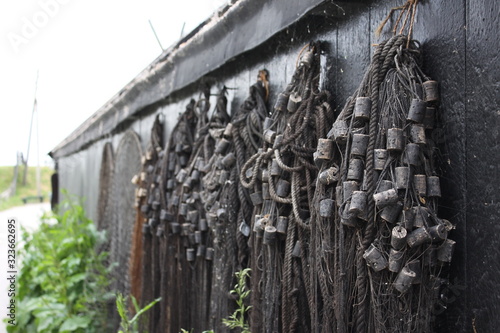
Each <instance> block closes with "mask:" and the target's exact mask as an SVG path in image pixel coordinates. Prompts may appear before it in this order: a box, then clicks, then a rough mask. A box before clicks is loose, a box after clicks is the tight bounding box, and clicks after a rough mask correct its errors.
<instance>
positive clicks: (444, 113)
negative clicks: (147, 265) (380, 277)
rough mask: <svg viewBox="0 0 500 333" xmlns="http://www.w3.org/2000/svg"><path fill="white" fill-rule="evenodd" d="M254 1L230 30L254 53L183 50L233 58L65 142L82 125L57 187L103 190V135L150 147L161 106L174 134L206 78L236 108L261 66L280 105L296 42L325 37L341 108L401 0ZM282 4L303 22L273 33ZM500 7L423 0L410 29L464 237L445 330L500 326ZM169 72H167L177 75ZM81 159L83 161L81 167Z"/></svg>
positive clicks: (448, 202)
mask: <svg viewBox="0 0 500 333" xmlns="http://www.w3.org/2000/svg"><path fill="white" fill-rule="evenodd" d="M243 2H244V1H243ZM247 2H248V1H247ZM258 2H259V4H261V3H262V4H263V6H267V7H266V8H269V10H268V11H261V10H260V9H256V8H254V9H252V7H249V9H248V10H249V12H248V17H249V18H247V19H245V26H244V27H241V29H238V27H237V26H236V28H234V29H233V30H232V31H230V32H227V31H226V32H225V33H234V34H238V33H241V34H242V38H243V37H244V36H245V34H246V35H247V36H248V31H252V32H253V33H254V34H256V35H258V36H262V40H261V41H260V42H259V43H257V42H255V41H254V39H255V38H254V39H252V43H254V44H255V46H253V45H254V44H252V48H251V49H248V50H247V49H244V50H241V52H238V51H237V50H236V52H233V53H231V45H229V46H227V49H222V48H221V49H219V50H218V51H217V50H216V51H214V50H213V49H212V48H211V44H210V41H209V40H208V41H205V44H202V45H201V46H200V47H198V49H197V50H198V52H201V54H196V57H195V55H190V54H189V53H187V54H185V57H186V58H185V59H184V60H183V61H184V62H187V64H189V63H190V61H191V64H192V70H193V71H195V69H196V67H197V66H201V65H200V64H199V62H200V59H202V60H203V58H204V57H205V58H210V57H214V58H216V57H218V56H221V54H222V56H224V54H226V52H227V53H228V54H229V53H231V55H232V58H231V59H225V61H224V63H223V64H222V65H219V64H218V63H217V62H216V61H214V62H210V61H207V63H212V64H213V65H212V66H213V67H211V68H210V71H209V72H208V73H207V74H205V75H203V76H200V77H198V79H197V80H195V81H194V82H191V81H189V80H186V83H185V84H184V85H180V86H175V81H176V79H179V78H182V77H183V75H184V74H185V73H184V74H183V73H176V74H175V75H173V76H172V82H170V84H171V86H174V89H170V90H169V89H167V90H168V91H169V92H168V95H167V96H164V95H162V90H163V91H165V89H163V88H164V85H163V82H161V81H155V80H150V81H149V83H147V84H149V85H150V86H151V89H150V90H148V89H147V88H148V86H147V84H146V86H144V87H142V88H141V89H140V92H138V94H141V93H142V92H143V94H145V96H147V98H148V99H149V100H150V103H149V105H147V106H146V107H144V106H143V105H144V103H142V104H141V105H142V106H137V108H136V110H135V111H133V112H132V113H131V114H130V116H132V115H133V116H134V117H136V118H135V120H132V119H130V118H124V121H123V122H122V123H120V124H116V126H115V127H110V128H108V129H107V133H105V134H106V135H105V136H104V135H103V136H101V137H95V138H94V139H93V140H92V141H88V142H83V141H82V144H80V145H73V146H72V147H73V148H72V149H65V147H68V146H69V145H70V144H74V143H75V140H78V138H79V137H83V136H85V133H83V134H81V135H80V136H77V137H76V139H75V140H73V141H71V140H70V141H69V143H68V145H66V146H64V145H63V146H62V147H58V148H56V149H55V150H54V151H53V152H52V155H53V156H54V157H55V158H56V159H57V160H58V162H59V170H60V182H61V184H60V187H61V188H66V189H68V190H69V191H70V192H73V193H76V194H80V195H85V196H87V197H88V198H89V197H94V198H97V193H98V183H99V179H98V172H94V171H95V170H96V169H98V168H97V166H98V165H99V163H100V160H99V159H100V156H101V153H100V149H101V148H102V147H103V145H104V143H105V142H109V141H110V140H111V142H114V143H115V145H114V148H115V150H116V147H117V144H116V143H117V142H118V140H119V137H120V136H121V135H122V134H123V131H124V130H125V129H127V128H132V129H135V130H136V131H137V132H139V134H140V136H141V138H142V140H143V144H144V142H146V141H147V140H148V135H149V134H148V130H149V128H150V124H151V123H152V118H153V117H154V115H155V114H156V113H158V112H161V113H163V114H164V115H165V117H166V119H167V124H166V131H165V132H166V135H167V136H168V135H169V132H170V129H171V128H172V126H173V125H174V123H175V121H176V117H177V114H178V113H179V112H181V111H182V110H183V107H184V106H185V105H186V104H187V103H188V101H189V98H190V96H192V95H196V94H198V92H199V90H198V88H199V86H200V83H201V82H209V83H211V84H212V85H213V87H214V89H217V87H219V88H220V87H222V86H223V85H226V86H228V87H235V88H238V89H237V90H231V91H230V96H229V101H230V104H231V107H232V108H236V107H238V105H239V104H240V103H241V102H242V101H243V100H244V98H245V97H246V94H247V91H248V87H249V86H250V85H251V84H252V83H253V82H254V81H255V77H256V74H257V71H258V69H261V68H266V69H267V70H268V71H269V73H270V82H271V101H270V104H271V105H272V104H273V102H274V100H275V97H276V95H277V93H278V92H279V91H280V90H283V89H284V87H285V85H286V84H287V82H288V81H289V79H290V77H291V74H292V72H293V68H294V65H295V60H296V56H297V54H298V52H299V50H300V48H301V47H302V46H303V45H304V44H305V43H307V42H309V41H311V40H321V41H323V47H324V57H323V58H324V59H323V60H324V68H323V69H324V77H323V82H324V85H325V87H326V88H328V89H329V90H330V91H331V92H332V94H333V96H334V102H335V106H336V109H337V110H339V109H340V108H341V107H342V105H343V104H344V102H345V100H346V98H347V97H348V96H349V95H351V94H352V93H353V91H354V90H355V89H356V87H357V86H358V85H359V82H360V80H361V78H362V75H363V73H364V71H365V69H366V67H367V65H368V63H369V61H370V56H371V55H372V53H373V46H372V44H376V43H377V39H376V38H375V35H374V32H375V30H376V28H377V27H378V25H379V23H380V22H381V21H382V20H383V19H384V18H385V16H386V15H387V14H388V12H389V10H390V9H391V8H392V7H395V6H399V5H401V4H402V3H403V2H404V1H402V0H401V1H393V0H391V1H361V0H356V1H325V2H321V1H304V2H302V3H301V2H300V1H285V0H281V1H263V0H259V1H258ZM304 3H307V6H306V5H305V4H304ZM280 6H281V7H286V8H287V11H286V12H287V13H289V12H293V9H295V8H296V9H297V18H296V20H295V22H291V24H290V25H287V26H286V28H285V29H283V30H277V31H273V30H270V31H264V30H265V29H277V28H276V27H274V26H272V25H269V26H266V25H265V24H263V23H262V22H267V21H272V20H275V19H276V15H277V13H279V8H280ZM499 8H500V5H499V2H498V1H496V0H422V1H420V2H419V5H418V12H417V15H416V21H415V27H414V35H413V37H414V38H415V39H417V40H419V41H420V42H421V44H422V49H423V52H424V70H425V72H426V73H427V74H428V75H429V76H431V77H432V78H433V79H436V80H438V81H439V82H440V92H441V101H442V102H441V107H440V115H439V117H440V123H441V130H440V131H436V134H435V137H434V140H435V141H436V142H438V144H439V148H440V150H441V160H440V168H441V177H442V187H443V199H442V201H441V208H440V210H441V212H440V215H441V216H443V217H444V218H447V219H449V220H450V221H452V222H453V223H454V224H455V225H456V230H454V231H453V232H452V235H451V237H452V238H453V239H454V240H456V241H457V245H456V252H455V257H454V259H453V262H452V265H451V268H450V272H449V273H450V276H451V281H452V283H451V285H450V293H449V295H448V298H446V299H443V303H444V304H446V306H447V309H446V311H444V312H443V313H442V314H441V315H440V316H441V317H440V321H439V323H440V325H439V327H438V330H439V331H441V332H496V331H498V327H500V316H498V313H500V292H499V291H498V286H499V285H500V246H499V245H500V241H499V237H498V234H499V232H500V218H499V216H500V190H499V181H500V177H499V171H498V169H499V167H498V163H499V162H500V138H499V131H500V108H499V95H500V94H499V64H498V50H499V47H500V43H499V39H500V37H499V33H498V31H499V28H500V27H499V16H500V12H499ZM305 9H307V10H305ZM252 22H253V24H252ZM257 22H259V24H257ZM393 23H394V21H393V20H389V22H388V23H387V28H386V29H385V30H384V32H383V34H382V36H381V38H382V39H383V38H387V37H389V36H390V33H389V29H388V28H389V27H390V26H391V25H392V24H393ZM220 24H222V23H220ZM249 29H250V30H249ZM245 38H247V37H245ZM248 38H249V39H251V38H250V37H248ZM232 51H234V50H232ZM243 51H244V52H243ZM233 55H234V56H233ZM216 64H217V65H216ZM173 66H174V67H175V64H174V65H173ZM188 67H189V66H187V67H186V66H185V67H184V69H183V70H185V71H187V69H186V68H188ZM165 71H166V72H165V75H167V74H168V73H170V72H168V69H166V70H165ZM160 74H161V73H160ZM169 75H170V74H169ZM184 76H189V75H188V74H185V75H184ZM160 83H161V85H160ZM141 84H143V83H141ZM134 101H135V100H134ZM130 103H131V105H137V104H134V103H132V102H130ZM146 104H147V103H146ZM124 105H126V101H125V102H124ZM110 112H111V111H110ZM109 137H111V139H109ZM96 152H97V153H96ZM75 164H78V167H77V168H76V169H73V166H74V165H75ZM81 165H84V166H83V167H82V166H81ZM85 165H88V167H85ZM83 179H85V181H83ZM87 201H88V203H87V205H89V209H90V211H95V207H96V206H97V204H96V203H93V201H92V200H87ZM94 201H95V200H94ZM437 312H438V313H439V312H441V310H440V309H438V310H437Z"/></svg>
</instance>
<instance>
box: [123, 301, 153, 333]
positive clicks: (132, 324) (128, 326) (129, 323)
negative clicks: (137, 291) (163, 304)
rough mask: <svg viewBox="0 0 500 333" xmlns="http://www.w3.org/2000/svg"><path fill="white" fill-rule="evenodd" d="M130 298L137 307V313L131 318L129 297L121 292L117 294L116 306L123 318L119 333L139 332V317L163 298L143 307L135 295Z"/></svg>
mask: <svg viewBox="0 0 500 333" xmlns="http://www.w3.org/2000/svg"><path fill="white" fill-rule="evenodd" d="M130 298H131V299H132V303H133V304H134V308H135V315H134V316H133V317H132V318H129V317H130V316H129V314H128V311H127V303H128V302H127V298H126V297H123V295H122V294H121V293H118V294H117V295H116V308H117V310H118V314H119V315H120V318H121V322H120V328H121V329H120V330H119V331H118V333H139V328H138V326H139V318H140V317H141V315H142V314H144V313H145V312H146V311H148V310H149V309H151V308H152V307H153V306H154V305H155V304H156V303H158V302H159V301H160V300H161V297H160V298H157V299H155V300H154V301H152V302H151V303H149V304H148V305H146V306H145V307H144V308H142V309H141V308H140V306H139V304H138V303H137V300H136V299H135V297H134V296H133V295H131V297H130Z"/></svg>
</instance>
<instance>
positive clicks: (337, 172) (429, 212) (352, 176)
mask: <svg viewBox="0 0 500 333" xmlns="http://www.w3.org/2000/svg"><path fill="white" fill-rule="evenodd" d="M406 45H408V46H409V47H408V48H406ZM438 100H439V97H438V92H437V83H436V82H435V81H432V80H430V78H429V77H427V76H426V75H425V74H424V73H423V72H422V70H421V51H420V48H419V45H418V43H417V42H415V41H408V38H407V37H405V36H402V35H398V36H395V37H393V38H391V39H389V40H388V41H386V42H383V43H381V44H379V45H378V47H377V50H376V51H375V54H374V56H373V60H372V63H371V65H370V68H369V69H368V72H367V74H366V75H365V77H364V79H363V82H362V83H361V85H360V87H359V88H358V90H357V91H356V93H355V94H354V95H353V96H352V97H351V99H350V100H349V101H348V102H347V104H346V106H345V107H344V109H343V110H342V112H341V113H340V115H339V116H338V118H337V120H336V121H335V123H334V124H333V126H332V128H331V130H330V132H329V134H328V138H330V139H331V140H334V141H335V142H336V146H337V149H336V150H335V153H334V158H333V159H332V161H330V162H328V163H326V164H324V165H323V167H322V169H321V172H320V177H319V179H318V187H317V190H316V200H317V201H319V203H320V207H322V206H326V205H327V203H328V204H329V205H330V200H331V199H332V198H335V200H336V203H337V206H336V208H335V214H334V215H333V216H329V215H328V214H322V213H321V211H320V215H321V217H322V218H323V221H320V223H319V225H320V228H328V224H329V221H328V222H327V220H333V221H334V222H335V228H334V230H330V231H329V232H330V234H331V235H332V237H333V239H334V242H335V243H336V244H337V245H338V246H337V247H336V250H335V252H334V253H333V255H332V257H331V258H330V259H322V260H321V261H322V263H323V264H324V265H325V266H328V265H329V263H331V262H332V263H333V266H332V267H330V270H331V271H333V272H335V273H336V274H334V280H333V285H332V288H333V290H334V291H335V292H334V300H335V301H334V304H335V305H334V307H333V308H332V310H333V312H334V313H335V316H332V324H331V325H335V326H334V327H336V330H337V331H338V332H347V331H350V330H355V331H358V332H382V331H383V332H385V331H388V332H429V331H431V319H432V308H433V306H434V305H435V303H436V302H437V293H436V291H438V290H439V288H440V287H441V284H442V283H443V279H441V278H440V277H439V272H440V271H441V269H442V265H443V264H446V263H448V262H450V260H451V252H452V249H453V245H454V242H453V241H452V240H449V239H448V237H447V234H448V232H449V231H450V230H451V228H452V226H451V224H450V223H449V222H448V221H446V220H444V219H440V218H439V217H438V216H437V200H438V198H439V197H440V196H441V191H440V187H439V177H438V176H437V175H436V166H435V163H434V157H435V156H434V155H435V147H434V145H433V143H432V141H431V140H430V139H429V138H430V132H431V131H432V128H433V121H434V116H435V112H436V111H435V108H436V106H437V103H438ZM330 174H331V175H333V176H331V177H330V176H329V175H330ZM320 209H321V208H320ZM325 230H326V229H325ZM327 231H328V230H327ZM319 255H320V253H317V255H316V257H320V256H319ZM320 258H321V257H320ZM323 258H324V257H323ZM319 267H321V265H319ZM351 295H355V299H353V298H352V297H350V296H351ZM323 296H325V295H323ZM325 302H326V300H325ZM326 304H327V302H326ZM326 311H328V310H326ZM333 318H335V319H333ZM350 323H353V324H354V327H351V326H350Z"/></svg>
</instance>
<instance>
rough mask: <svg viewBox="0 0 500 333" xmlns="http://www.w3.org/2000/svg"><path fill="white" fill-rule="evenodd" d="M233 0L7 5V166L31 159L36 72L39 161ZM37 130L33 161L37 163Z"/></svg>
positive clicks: (1, 7) (0, 59)
mask: <svg viewBox="0 0 500 333" xmlns="http://www.w3.org/2000/svg"><path fill="white" fill-rule="evenodd" d="M226 2H227V0H181V1H179V0H176V1H172V0H163V1H160V0H142V1H138V0H121V1H118V0H107V1H97V0H23V1H19V0H17V1H15V0H4V1H1V2H0V29H1V30H0V33H1V34H0V36H1V42H0V50H1V51H0V52H1V53H0V55H1V56H0V110H1V111H0V112H1V114H2V118H1V121H0V124H1V125H0V126H1V127H0V140H1V141H0V142H1V154H0V165H14V164H15V163H16V152H17V151H21V152H23V153H24V154H25V155H26V150H27V146H28V134H29V126H30V119H31V113H32V109H33V100H34V94H35V82H36V77H37V71H38V72H39V78H38V91H37V101H38V109H37V111H38V117H39V118H38V119H39V143H40V161H41V163H42V164H47V162H48V161H50V158H49V157H48V156H47V153H48V152H49V151H50V150H51V149H52V148H54V147H55V146H56V145H57V144H58V143H60V142H61V141H62V140H63V139H64V138H66V137H67V136H68V135H69V134H70V133H71V132H72V131H73V130H75V129H76V128H77V127H78V126H79V125H80V124H81V123H82V122H84V121H85V120H86V119H87V118H89V117H90V116H91V115H92V114H93V113H94V112H96V111H97V110H98V109H99V108H100V107H101V106H102V105H103V104H104V103H106V101H108V100H109V99H110V98H111V97H112V96H113V95H114V94H115V93H117V92H118V91H119V90H120V89H121V88H122V87H124V86H125V85H126V84H127V83H128V82H129V81H130V80H132V79H133V78H134V77H135V76H136V75H137V74H139V73H140V72H141V71H142V70H143V69H144V68H145V67H146V66H147V65H148V64H150V63H151V62H152V61H153V60H154V59H155V58H156V57H157V56H159V55H160V53H161V49H160V46H159V45H158V42H157V41H156V39H155V36H154V34H153V32H152V30H151V27H150V25H149V22H148V20H151V22H152V24H153V26H154V28H155V30H156V32H157V34H158V37H159V39H160V42H161V43H162V45H163V47H164V48H167V47H168V46H170V45H171V44H173V43H174V42H175V41H177V40H178V39H179V37H180V35H181V30H182V26H183V24H184V23H185V28H184V34H186V33H188V32H189V31H191V30H192V29H194V28H195V27H196V26H197V25H198V24H199V23H201V22H202V21H203V20H205V19H206V18H208V17H209V16H210V15H211V14H212V13H213V12H214V11H215V10H217V8H219V7H220V6H221V5H223V4H225V3H226ZM36 137H37V135H36V128H35V126H34V130H33V139H32V144H31V152H30V157H29V164H30V165H36V162H37V161H36V141H35V139H36Z"/></svg>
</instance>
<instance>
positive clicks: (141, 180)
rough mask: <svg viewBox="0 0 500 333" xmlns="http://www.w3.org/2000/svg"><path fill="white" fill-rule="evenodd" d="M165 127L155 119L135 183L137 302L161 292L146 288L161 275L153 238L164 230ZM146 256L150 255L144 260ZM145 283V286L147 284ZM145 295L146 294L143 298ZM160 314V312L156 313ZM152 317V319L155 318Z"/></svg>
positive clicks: (133, 289) (133, 283) (132, 258)
mask: <svg viewBox="0 0 500 333" xmlns="http://www.w3.org/2000/svg"><path fill="white" fill-rule="evenodd" d="M163 154H164V151H163V124H162V123H161V121H160V116H159V115H158V116H157V117H156V118H155V121H154V123H153V127H152V129H151V137H150V141H149V143H148V147H147V150H146V153H145V155H144V156H143V157H142V160H141V163H142V170H141V172H140V174H138V175H136V176H135V177H134V179H133V180H132V182H133V183H135V184H136V185H137V186H138V187H137V189H136V203H135V206H136V209H137V215H136V221H135V224H134V230H133V234H132V250H131V256H130V266H129V271H130V273H129V274H130V276H131V288H130V292H131V294H132V295H133V296H134V297H135V298H136V299H138V300H141V299H153V298H154V295H158V294H159V289H158V290H156V292H155V290H153V289H151V288H143V286H144V285H147V286H151V287H152V285H151V281H152V280H153V279H154V278H155V277H157V276H158V275H159V271H158V269H156V271H152V267H156V268H157V267H158V266H157V265H154V264H153V263H155V262H156V263H158V262H159V258H158V255H159V249H158V242H157V241H156V242H154V238H152V237H151V236H152V234H153V233H156V232H158V231H157V229H158V230H160V229H161V228H162V227H161V226H160V225H159V218H160V208H161V207H160V195H161V194H160V182H161V175H160V171H161V161H162V159H163ZM144 253H147V255H146V256H145V255H144ZM144 282H146V283H144ZM142 293H144V294H143V295H142ZM156 313H157V311H156ZM152 316H153V315H152Z"/></svg>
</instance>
